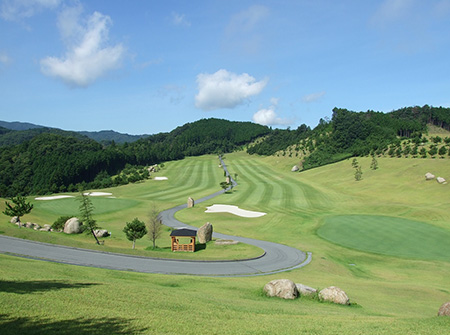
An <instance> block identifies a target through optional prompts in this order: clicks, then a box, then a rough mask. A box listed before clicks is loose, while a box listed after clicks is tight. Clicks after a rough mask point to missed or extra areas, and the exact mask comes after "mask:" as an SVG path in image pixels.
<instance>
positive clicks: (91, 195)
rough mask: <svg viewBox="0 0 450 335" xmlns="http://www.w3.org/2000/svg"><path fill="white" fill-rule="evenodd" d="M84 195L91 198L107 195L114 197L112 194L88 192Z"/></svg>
mask: <svg viewBox="0 0 450 335" xmlns="http://www.w3.org/2000/svg"><path fill="white" fill-rule="evenodd" d="M83 194H84V195H88V196H90V197H102V196H105V195H112V193H107V192H86V193H83Z"/></svg>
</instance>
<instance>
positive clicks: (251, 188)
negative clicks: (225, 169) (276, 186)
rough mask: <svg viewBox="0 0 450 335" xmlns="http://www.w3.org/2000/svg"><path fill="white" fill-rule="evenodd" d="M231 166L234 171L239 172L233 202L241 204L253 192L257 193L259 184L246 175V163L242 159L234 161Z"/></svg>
mask: <svg viewBox="0 0 450 335" xmlns="http://www.w3.org/2000/svg"><path fill="white" fill-rule="evenodd" d="M231 168H232V169H233V171H234V173H237V174H238V179H237V180H236V182H237V183H238V187H237V189H235V190H234V191H233V195H234V197H233V202H235V203H237V204H241V205H242V204H245V203H246V201H248V199H249V198H250V197H251V196H252V194H254V193H256V191H257V187H258V186H257V185H256V183H255V182H254V181H253V180H252V179H251V178H247V177H246V170H245V165H244V164H243V163H242V162H241V161H240V160H235V161H233V163H232V167H231Z"/></svg>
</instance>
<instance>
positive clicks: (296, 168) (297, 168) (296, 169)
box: [291, 165, 300, 172]
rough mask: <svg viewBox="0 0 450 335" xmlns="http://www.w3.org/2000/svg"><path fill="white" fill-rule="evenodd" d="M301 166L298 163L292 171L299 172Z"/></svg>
mask: <svg viewBox="0 0 450 335" xmlns="http://www.w3.org/2000/svg"><path fill="white" fill-rule="evenodd" d="M298 170H300V168H299V167H298V166H297V165H294V166H293V167H292V169H291V171H292V172H297V171H298Z"/></svg>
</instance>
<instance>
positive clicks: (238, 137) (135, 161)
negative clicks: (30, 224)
mask: <svg viewBox="0 0 450 335" xmlns="http://www.w3.org/2000/svg"><path fill="white" fill-rule="evenodd" d="M25 132H26V135H25V136H22V135H21V134H22V131H4V133H3V134H1V133H0V140H1V137H2V136H3V135H8V137H10V136H11V135H10V134H11V133H13V134H17V137H19V138H22V139H23V141H21V142H20V143H18V144H17V143H14V144H11V145H4V146H0V197H12V196H16V195H27V194H48V193H56V192H65V191H70V192H73V191H77V190H78V189H88V188H99V187H110V186H115V185H123V184H126V183H128V182H136V181H139V180H142V179H145V178H148V172H146V169H145V166H148V165H153V164H157V163H161V162H165V161H171V160H177V159H183V158H184V157H186V156H196V155H203V154H213V153H220V152H231V151H233V150H235V149H237V148H240V147H241V146H243V145H245V144H246V143H249V142H250V141H252V140H254V139H256V138H258V137H260V136H263V135H265V134H267V133H269V132H270V129H269V128H268V127H265V126H260V125H256V124H253V123H250V122H230V121H227V120H220V119H203V120H200V121H197V122H193V123H188V124H185V125H184V126H181V127H178V128H176V129H174V130H173V131H172V132H169V133H159V134H155V135H151V136H148V137H146V138H142V139H140V140H138V141H136V142H133V143H124V144H116V143H114V142H112V143H111V144H110V145H105V144H101V143H98V142H96V141H94V140H92V139H89V138H87V137H85V136H81V135H79V134H76V135H74V134H73V133H70V132H64V131H61V130H59V131H58V132H55V131H53V130H52V131H50V132H45V131H43V130H42V128H40V129H39V130H38V131H34V132H33V135H32V136H31V138H29V136H30V131H25Z"/></svg>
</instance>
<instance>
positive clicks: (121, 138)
mask: <svg viewBox="0 0 450 335" xmlns="http://www.w3.org/2000/svg"><path fill="white" fill-rule="evenodd" d="M0 128H4V129H8V130H13V131H25V130H34V131H31V132H30V137H32V134H34V133H35V132H36V130H39V129H41V132H42V130H44V129H46V130H49V129H50V130H53V131H54V132H59V131H64V130H62V129H58V128H50V127H46V126H41V125H37V124H33V123H28V122H17V121H16V122H7V121H0ZM37 132H39V131H37ZM0 133H5V131H3V132H2V131H1V129H0ZM70 133H72V134H73V133H78V134H81V135H83V136H86V137H89V138H91V139H93V140H94V141H97V142H99V143H104V142H107V143H111V142H112V141H114V142H116V143H125V142H128V143H131V142H135V141H137V140H139V139H141V138H145V137H148V136H149V135H129V134H123V133H119V132H116V131H114V130H101V131H77V132H73V131H70ZM11 135H12V134H11Z"/></svg>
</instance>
